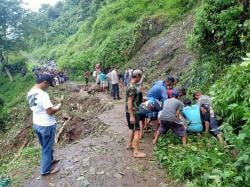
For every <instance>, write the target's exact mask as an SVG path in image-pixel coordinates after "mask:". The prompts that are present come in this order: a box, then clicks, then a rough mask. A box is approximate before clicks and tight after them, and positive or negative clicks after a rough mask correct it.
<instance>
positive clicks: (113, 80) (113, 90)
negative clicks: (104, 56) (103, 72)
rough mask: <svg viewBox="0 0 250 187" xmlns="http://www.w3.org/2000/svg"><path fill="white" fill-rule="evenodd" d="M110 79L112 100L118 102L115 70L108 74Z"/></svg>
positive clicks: (117, 84)
mask: <svg viewBox="0 0 250 187" xmlns="http://www.w3.org/2000/svg"><path fill="white" fill-rule="evenodd" d="M110 79H111V83H112V95H113V99H118V100H120V99H121V98H120V94H119V77H118V73H117V71H116V68H114V69H113V71H111V73H110Z"/></svg>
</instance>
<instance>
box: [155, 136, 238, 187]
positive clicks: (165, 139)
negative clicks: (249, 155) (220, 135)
mask: <svg viewBox="0 0 250 187" xmlns="http://www.w3.org/2000/svg"><path fill="white" fill-rule="evenodd" d="M188 142H189V143H188V146H187V147H183V146H182V145H181V142H180V139H179V138H177V137H175V136H174V135H172V134H167V135H164V136H162V137H161V138H160V139H159V142H158V143H157V146H156V147H155V148H154V154H155V156H156V157H157V159H158V160H159V162H160V163H161V164H162V165H163V166H164V168H166V171H167V174H168V175H169V176H170V177H171V178H172V179H174V180H177V181H182V182H186V183H187V184H188V186H232V185H233V184H234V182H235V181H236V180H237V179H238V177H239V176H238V172H237V170H236V167H235V166H234V158H233V157H232V154H231V150H230V149H223V148H222V147H221V146H220V145H219V144H218V142H217V140H216V139H215V138H214V137H212V136H211V135H203V136H188Z"/></svg>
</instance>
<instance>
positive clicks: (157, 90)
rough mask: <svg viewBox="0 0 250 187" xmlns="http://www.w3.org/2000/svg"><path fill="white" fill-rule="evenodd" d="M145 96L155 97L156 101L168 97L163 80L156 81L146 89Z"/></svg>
mask: <svg viewBox="0 0 250 187" xmlns="http://www.w3.org/2000/svg"><path fill="white" fill-rule="evenodd" d="M147 97H148V98H154V99H157V100H158V101H165V100H166V99H167V98H168V96H167V89H166V84H165V81H163V80H160V81H156V82H155V83H154V85H153V86H152V88H150V90H149V91H148V93H147Z"/></svg>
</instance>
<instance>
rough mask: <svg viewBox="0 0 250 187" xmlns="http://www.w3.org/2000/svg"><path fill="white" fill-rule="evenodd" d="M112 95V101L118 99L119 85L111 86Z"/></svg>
mask: <svg viewBox="0 0 250 187" xmlns="http://www.w3.org/2000/svg"><path fill="white" fill-rule="evenodd" d="M112 95H113V98H114V99H115V98H119V97H120V94H119V84H112Z"/></svg>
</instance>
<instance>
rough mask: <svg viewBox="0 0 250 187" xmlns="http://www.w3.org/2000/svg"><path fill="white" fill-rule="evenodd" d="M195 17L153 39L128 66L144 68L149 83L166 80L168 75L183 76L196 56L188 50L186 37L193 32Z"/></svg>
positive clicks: (188, 18)
mask: <svg viewBox="0 0 250 187" xmlns="http://www.w3.org/2000/svg"><path fill="white" fill-rule="evenodd" d="M193 23H194V18H193V16H191V15H190V16H187V17H186V18H185V19H183V20H182V21H180V22H178V23H177V24H175V25H173V26H172V27H170V28H169V29H167V30H165V31H163V32H162V33H161V34H160V35H158V36H155V37H153V38H151V39H150V40H149V41H148V42H147V43H145V44H144V46H143V47H142V48H141V49H140V50H139V51H138V52H137V53H136V54H135V55H134V57H133V58H132V59H131V60H130V61H129V63H128V65H131V66H132V67H134V66H136V67H138V68H142V67H143V68H144V70H146V74H147V76H148V78H150V79H149V80H148V81H149V82H151V81H152V80H155V79H157V78H160V77H162V78H165V77H166V74H175V75H181V74H182V73H183V72H184V71H186V68H187V67H188V66H189V65H190V64H191V63H192V62H193V60H194V58H195V57H194V54H192V53H191V52H190V51H188V50H187V49H186V44H185V41H186V36H187V34H189V33H190V32H191V31H192V28H193Z"/></svg>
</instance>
